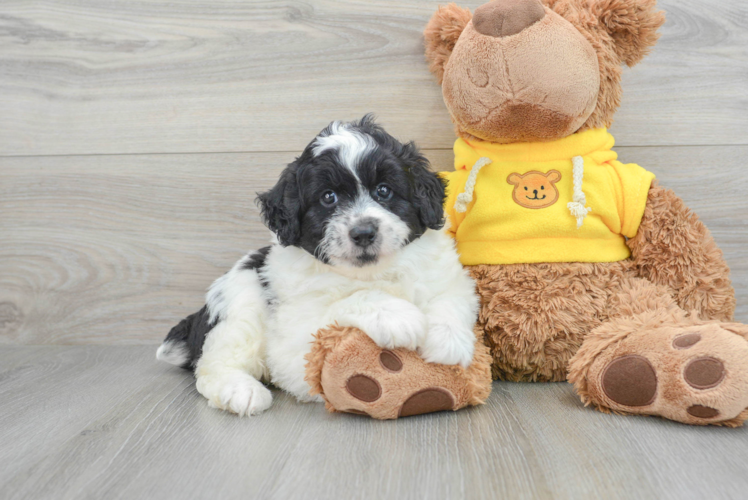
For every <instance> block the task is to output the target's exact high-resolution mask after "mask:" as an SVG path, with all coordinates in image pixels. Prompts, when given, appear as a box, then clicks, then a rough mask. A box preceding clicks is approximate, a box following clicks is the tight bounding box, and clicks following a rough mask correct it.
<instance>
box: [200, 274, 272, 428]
mask: <svg viewBox="0 0 748 500" xmlns="http://www.w3.org/2000/svg"><path fill="white" fill-rule="evenodd" d="M245 267H246V265H245V264H244V262H243V261H239V263H237V265H235V266H234V268H233V269H232V270H231V271H230V272H229V273H227V274H225V275H224V276H223V277H221V278H219V279H218V280H216V282H215V283H214V284H213V286H212V287H211V289H210V291H209V292H208V297H207V299H206V302H207V303H208V305H209V306H210V307H212V310H214V311H215V314H216V316H217V317H218V319H219V321H218V323H217V324H216V326H215V327H214V328H213V329H212V330H211V331H210V332H209V333H208V335H207V337H206V338H205V343H204V344H203V350H202V355H201V357H200V360H199V361H198V362H197V366H196V367H195V377H196V378H197V383H196V386H197V390H198V392H199V393H200V394H202V395H203V396H205V397H206V398H207V399H208V404H209V405H210V406H212V407H214V408H220V409H222V410H228V411H232V412H234V413H237V414H239V415H255V414H257V413H260V412H262V411H264V410H266V409H267V408H269V407H270V404H271V403H272V400H273V397H272V395H271V393H270V391H269V390H268V389H267V387H265V386H264V385H262V383H261V382H260V379H261V378H263V376H265V375H266V370H265V321H266V317H267V306H266V299H265V297H264V292H263V287H262V284H261V283H260V280H259V277H258V275H257V272H255V271H254V270H249V269H245Z"/></svg>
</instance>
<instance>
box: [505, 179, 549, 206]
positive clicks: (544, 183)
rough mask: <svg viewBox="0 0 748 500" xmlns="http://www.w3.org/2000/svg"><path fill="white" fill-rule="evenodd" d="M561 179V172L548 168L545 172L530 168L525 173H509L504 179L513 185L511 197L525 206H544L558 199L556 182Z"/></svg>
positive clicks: (518, 203)
mask: <svg viewBox="0 0 748 500" xmlns="http://www.w3.org/2000/svg"><path fill="white" fill-rule="evenodd" d="M560 180H561V172H559V171H558V170H550V171H548V172H546V173H543V172H538V171H537V170H532V171H530V172H527V173H526V174H518V173H512V174H509V177H507V179H506V181H507V182H508V183H509V184H513V185H514V191H513V192H512V199H514V202H515V203H517V205H519V206H521V207H525V208H546V207H550V206H551V205H553V204H554V203H556V202H557V201H558V189H557V188H556V183H557V182H558V181H560Z"/></svg>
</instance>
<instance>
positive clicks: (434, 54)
mask: <svg viewBox="0 0 748 500" xmlns="http://www.w3.org/2000/svg"><path fill="white" fill-rule="evenodd" d="M471 17H472V16H471V14H470V10H469V9H463V8H462V7H458V6H457V5H455V4H453V3H451V4H449V5H447V6H446V7H439V9H438V10H437V11H436V12H435V13H434V15H433V16H432V17H431V20H430V21H429V23H428V24H427V25H426V29H425V30H424V32H423V38H424V44H425V45H426V60H427V61H428V62H429V69H430V70H431V72H432V73H433V74H434V76H436V79H437V80H438V81H439V85H441V83H442V78H443V76H444V65H445V64H447V61H448V60H449V56H450V54H452V49H454V48H455V43H457V39H458V38H460V34H461V33H462V30H464V29H465V26H467V23H469V22H470V19H471Z"/></svg>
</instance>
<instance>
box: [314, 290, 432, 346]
mask: <svg viewBox="0 0 748 500" xmlns="http://www.w3.org/2000/svg"><path fill="white" fill-rule="evenodd" d="M327 323H328V324H333V323H337V324H338V325H339V326H353V327H356V328H358V329H360V330H362V331H363V332H365V333H366V334H367V335H368V336H369V337H371V339H372V340H373V341H374V342H375V343H376V344H377V345H378V346H379V347H383V348H387V349H395V348H397V347H405V348H407V349H416V348H417V347H418V346H419V345H420V344H421V343H422V342H423V338H424V335H425V334H426V328H427V324H428V322H427V321H426V316H424V314H423V313H422V312H421V310H420V309H418V308H417V307H416V306H415V305H413V304H412V303H410V302H408V301H407V300H403V299H399V298H397V297H394V296H392V295H390V294H387V293H384V292H381V291H378V290H366V291H359V292H356V293H354V294H352V295H351V296H349V297H347V298H345V299H343V300H339V301H338V302H335V303H334V304H332V306H331V307H330V310H329V311H328V314H327Z"/></svg>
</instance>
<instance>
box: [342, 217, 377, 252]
mask: <svg viewBox="0 0 748 500" xmlns="http://www.w3.org/2000/svg"><path fill="white" fill-rule="evenodd" d="M377 231H378V227H377V224H376V222H374V221H373V220H362V221H361V222H359V223H358V224H356V225H355V226H354V227H352V228H351V230H350V231H349V232H348V235H349V236H350V237H351V240H352V241H353V243H354V244H355V245H356V246H357V247H361V248H367V247H369V246H371V245H373V244H374V242H375V241H376V239H377Z"/></svg>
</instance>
